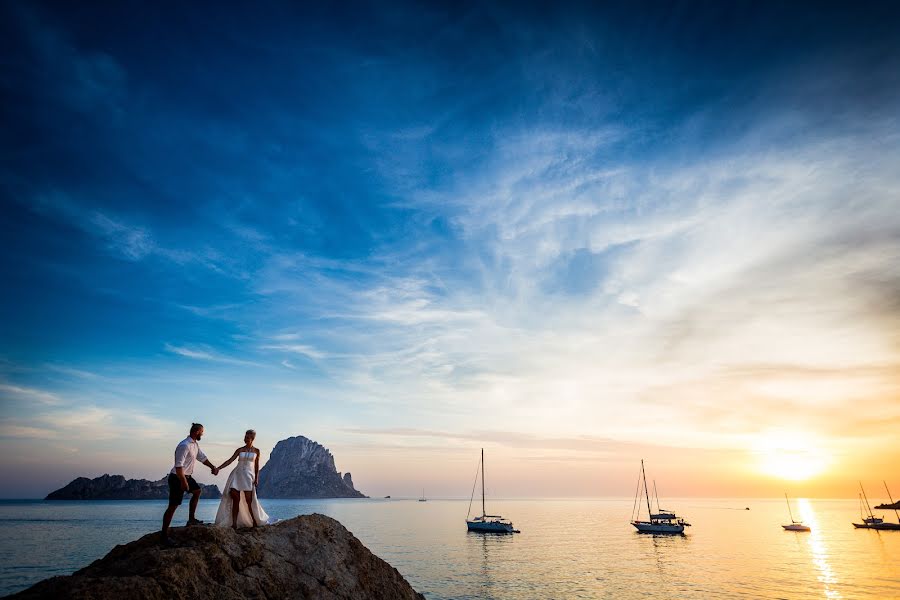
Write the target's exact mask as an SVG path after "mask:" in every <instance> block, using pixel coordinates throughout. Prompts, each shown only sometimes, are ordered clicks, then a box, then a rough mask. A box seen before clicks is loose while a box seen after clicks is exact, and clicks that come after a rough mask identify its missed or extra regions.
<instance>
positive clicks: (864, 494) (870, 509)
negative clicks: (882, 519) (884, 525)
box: [859, 481, 875, 518]
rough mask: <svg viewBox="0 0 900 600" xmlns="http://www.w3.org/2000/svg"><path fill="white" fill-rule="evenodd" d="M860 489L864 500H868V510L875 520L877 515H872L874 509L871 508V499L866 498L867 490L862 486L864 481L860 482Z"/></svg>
mask: <svg viewBox="0 0 900 600" xmlns="http://www.w3.org/2000/svg"><path fill="white" fill-rule="evenodd" d="M859 489H861V490H862V495H863V498H865V500H866V510H867V511H869V517H872V518H874V517H875V515H874V514H872V507H871V506H869V497H868V496H866V490H865V488H864V487H863V486H862V481H860V482H859Z"/></svg>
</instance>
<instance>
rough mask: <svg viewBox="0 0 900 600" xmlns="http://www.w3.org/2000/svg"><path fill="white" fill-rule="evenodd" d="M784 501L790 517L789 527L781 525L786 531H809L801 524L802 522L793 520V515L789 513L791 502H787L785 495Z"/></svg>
mask: <svg viewBox="0 0 900 600" xmlns="http://www.w3.org/2000/svg"><path fill="white" fill-rule="evenodd" d="M784 501H785V502H787V507H788V515H789V516H790V517H791V524H790V525H782V527H784V528H785V530H786V531H810V528H809V527H807V526H806V525H804V524H803V522H802V521H795V520H794V513H792V512H791V501H790V500H788V497H787V494H785V495H784Z"/></svg>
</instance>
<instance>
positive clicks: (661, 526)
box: [631, 460, 691, 534]
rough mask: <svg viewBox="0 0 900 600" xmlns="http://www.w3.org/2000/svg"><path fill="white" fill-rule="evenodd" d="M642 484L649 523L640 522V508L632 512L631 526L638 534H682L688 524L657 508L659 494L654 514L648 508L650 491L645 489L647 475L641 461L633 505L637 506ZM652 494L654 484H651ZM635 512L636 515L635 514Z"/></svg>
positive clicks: (671, 513) (657, 498)
mask: <svg viewBox="0 0 900 600" xmlns="http://www.w3.org/2000/svg"><path fill="white" fill-rule="evenodd" d="M642 483H643V489H644V496H645V497H646V499H647V514H648V515H649V516H650V520H649V521H640V520H638V517H639V516H640V508H638V509H637V511H633V512H632V517H633V518H632V520H631V524H632V525H633V526H634V528H635V529H637V530H638V533H675V534H678V533H684V528H685V527H690V526H691V524H690V523H685V522H684V519H682V518H681V517H678V516H676V515H675V513H673V512H671V511H668V510H663V509H661V508H659V494H655V495H656V513H654V512H653V510H652V509H651V508H650V491H649V490H648V489H647V473H646V471H644V461H643V460H641V478H638V489H637V492H636V493H635V496H634V504H635V506H637V505H638V498H639V497H640V494H641V487H642V486H641V484H642ZM653 487H654V493H655V489H656V482H653ZM635 512H636V513H637V514H635Z"/></svg>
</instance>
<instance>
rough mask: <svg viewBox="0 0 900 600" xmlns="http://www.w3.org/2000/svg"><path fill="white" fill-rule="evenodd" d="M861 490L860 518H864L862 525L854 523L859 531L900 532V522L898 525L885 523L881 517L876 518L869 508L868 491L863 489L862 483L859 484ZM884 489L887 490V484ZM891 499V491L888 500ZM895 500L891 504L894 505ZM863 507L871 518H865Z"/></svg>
mask: <svg viewBox="0 0 900 600" xmlns="http://www.w3.org/2000/svg"><path fill="white" fill-rule="evenodd" d="M859 489H860V491H861V492H862V493H861V494H860V495H859V516H860V517H861V518H862V523H854V524H853V526H854V527H856V528H857V529H878V530H879V531H900V522H898V523H885V522H884V519H882V518H881V517H876V516H875V515H874V514H873V513H872V507H871V506H869V498H868V497H867V496H866V490H865V489H864V488H863V485H862V481H860V482H859ZM884 489H886V490H887V483H885V484H884ZM890 497H891V491H890V490H888V498H890ZM893 501H894V500H893V498H891V502H892V503H893ZM863 506H865V507H866V514H868V515H869V516H865V515H864V514H863ZM898 521H900V515H898Z"/></svg>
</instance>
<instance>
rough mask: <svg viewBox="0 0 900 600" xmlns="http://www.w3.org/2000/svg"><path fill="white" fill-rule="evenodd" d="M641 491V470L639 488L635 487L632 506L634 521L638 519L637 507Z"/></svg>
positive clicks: (632, 518)
mask: <svg viewBox="0 0 900 600" xmlns="http://www.w3.org/2000/svg"><path fill="white" fill-rule="evenodd" d="M640 493H641V474H640V471H639V472H638V484H637V488H635V490H634V504H633V505H632V507H631V520H632V521H637V515H636V514H635V508H636V507H637V502H638V494H640Z"/></svg>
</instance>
